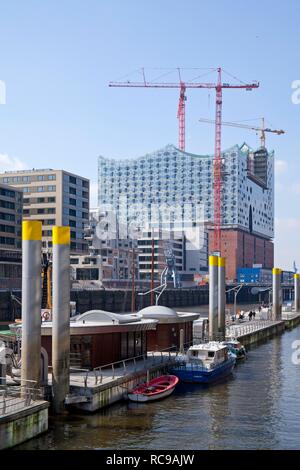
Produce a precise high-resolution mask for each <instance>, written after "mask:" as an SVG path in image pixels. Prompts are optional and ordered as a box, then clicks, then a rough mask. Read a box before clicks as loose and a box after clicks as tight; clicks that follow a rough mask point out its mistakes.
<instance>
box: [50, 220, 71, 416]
mask: <svg viewBox="0 0 300 470" xmlns="http://www.w3.org/2000/svg"><path fill="white" fill-rule="evenodd" d="M52 241H53V269H52V273H53V275H52V289H53V310H52V392H53V411H54V412H55V413H58V414H59V413H62V412H63V411H64V408H65V404H64V402H65V397H66V395H67V394H68V393H69V384H70V227H57V226H56V227H53V232H52Z"/></svg>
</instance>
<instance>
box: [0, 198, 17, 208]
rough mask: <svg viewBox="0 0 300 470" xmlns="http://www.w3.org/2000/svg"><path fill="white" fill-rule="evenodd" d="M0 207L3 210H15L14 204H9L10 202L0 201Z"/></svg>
mask: <svg viewBox="0 0 300 470" xmlns="http://www.w3.org/2000/svg"><path fill="white" fill-rule="evenodd" d="M0 207H3V208H4V209H13V210H14V209H15V203H14V202H10V201H3V200H2V199H0Z"/></svg>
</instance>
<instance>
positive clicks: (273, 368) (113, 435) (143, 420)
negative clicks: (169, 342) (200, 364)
mask: <svg viewBox="0 0 300 470" xmlns="http://www.w3.org/2000/svg"><path fill="white" fill-rule="evenodd" d="M296 339H298V340H300V326H299V327H298V328H296V329H294V330H292V331H290V332H285V333H284V334H283V335H282V336H279V337H275V338H274V339H272V340H270V341H268V342H266V343H264V344H262V345H260V346H258V347H255V348H253V349H252V350H251V351H250V352H249V355H248V359H247V360H246V361H245V362H244V363H241V364H239V365H238V366H237V367H236V368H235V371H234V373H233V375H232V377H230V378H229V379H227V380H226V381H225V382H222V383H219V384H218V385H214V386H211V387H209V388H205V387H201V386H199V385H183V384H182V385H180V386H179V387H178V389H176V391H175V393H174V394H173V395H172V396H170V397H169V398H167V399H165V400H162V401H160V402H156V403H155V402H154V403H149V404H134V403H126V402H123V403H119V404H116V405H114V406H111V407H110V408H108V409H106V410H103V411H101V412H98V413H96V414H93V415H82V414H81V415H80V414H72V415H70V416H68V417H64V418H51V419H50V429H49V432H48V433H46V434H44V435H43V436H40V437H38V438H36V439H32V440H31V441H28V442H27V443H24V444H23V445H20V446H18V449H299V448H300V365H298V366H297V365H293V364H292V361H291V355H292V352H293V350H292V348H291V344H292V342H293V341H294V340H296Z"/></svg>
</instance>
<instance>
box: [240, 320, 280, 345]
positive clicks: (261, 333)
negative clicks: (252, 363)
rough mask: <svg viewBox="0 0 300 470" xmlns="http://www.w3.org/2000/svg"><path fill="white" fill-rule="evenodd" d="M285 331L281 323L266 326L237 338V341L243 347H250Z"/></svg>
mask: <svg viewBox="0 0 300 470" xmlns="http://www.w3.org/2000/svg"><path fill="white" fill-rule="evenodd" d="M284 330H285V322H284V321H281V322H278V323H276V324H274V325H270V326H266V327H265V328H261V329H259V330H257V331H252V332H251V333H247V334H244V335H241V336H239V337H238V339H239V341H240V342H241V343H242V344H243V345H244V346H245V347H248V346H251V345H253V344H256V343H259V342H261V341H265V340H267V339H270V338H272V337H273V336H276V335H280V334H282V333H283V332H284Z"/></svg>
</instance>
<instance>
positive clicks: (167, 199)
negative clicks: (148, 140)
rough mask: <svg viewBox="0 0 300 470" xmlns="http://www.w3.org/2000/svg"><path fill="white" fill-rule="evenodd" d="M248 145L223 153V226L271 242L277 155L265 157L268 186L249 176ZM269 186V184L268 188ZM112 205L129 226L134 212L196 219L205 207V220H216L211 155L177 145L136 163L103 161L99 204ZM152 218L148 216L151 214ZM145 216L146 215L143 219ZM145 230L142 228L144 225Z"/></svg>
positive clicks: (103, 159)
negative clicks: (176, 214)
mask: <svg viewBox="0 0 300 470" xmlns="http://www.w3.org/2000/svg"><path fill="white" fill-rule="evenodd" d="M251 152H252V151H251V149H250V148H249V147H248V146H247V145H245V144H244V145H243V146H242V147H240V146H238V145H235V146H233V147H232V148H230V149H228V150H226V151H224V152H223V153H222V173H223V184H222V205H221V208H222V213H221V218H222V225H223V226H225V227H226V228H241V229H243V230H247V231H250V232H253V233H257V234H258V235H262V236H264V237H267V238H272V237H273V235H274V233H273V225H274V191H273V188H274V154H273V153H269V154H267V157H266V172H267V174H266V182H263V184H262V181H261V180H260V178H254V177H253V178H252V176H255V175H251V174H250V173H249V155H250V154H251V155H252V154H253V152H252V153H251ZM265 183H266V184H265ZM106 205H107V206H111V207H112V208H113V210H114V211H115V212H116V214H117V215H118V218H119V220H121V221H122V220H123V221H124V223H129V219H130V213H131V214H135V215H134V216H136V214H137V212H139V213H140V212H141V209H140V208H141V206H142V207H143V214H145V213H146V212H147V210H148V213H147V220H148V221H149V218H150V221H151V218H152V214H153V211H152V208H153V206H158V207H160V208H165V210H166V212H167V211H168V210H169V209H170V208H171V209H172V208H174V207H175V208H176V211H179V212H181V213H182V215H183V217H184V218H185V219H186V220H191V221H193V220H194V219H195V214H196V211H197V208H198V207H200V206H201V208H202V209H201V214H202V218H203V221H204V222H205V223H207V224H208V225H209V223H210V222H211V223H212V222H213V219H214V208H213V206H214V188H213V156H212V155H195V154H191V153H187V152H183V151H181V150H179V149H177V148H176V147H175V146H173V145H167V146H166V147H165V148H163V149H161V150H158V151H156V152H153V153H151V154H147V155H145V156H143V157H139V158H136V159H130V160H128V159H126V160H125V159H124V160H113V159H107V158H104V157H99V161H98V206H99V207H100V208H101V207H103V206H106ZM149 214H150V215H149ZM143 217H144V216H143ZM143 228H144V227H143Z"/></svg>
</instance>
